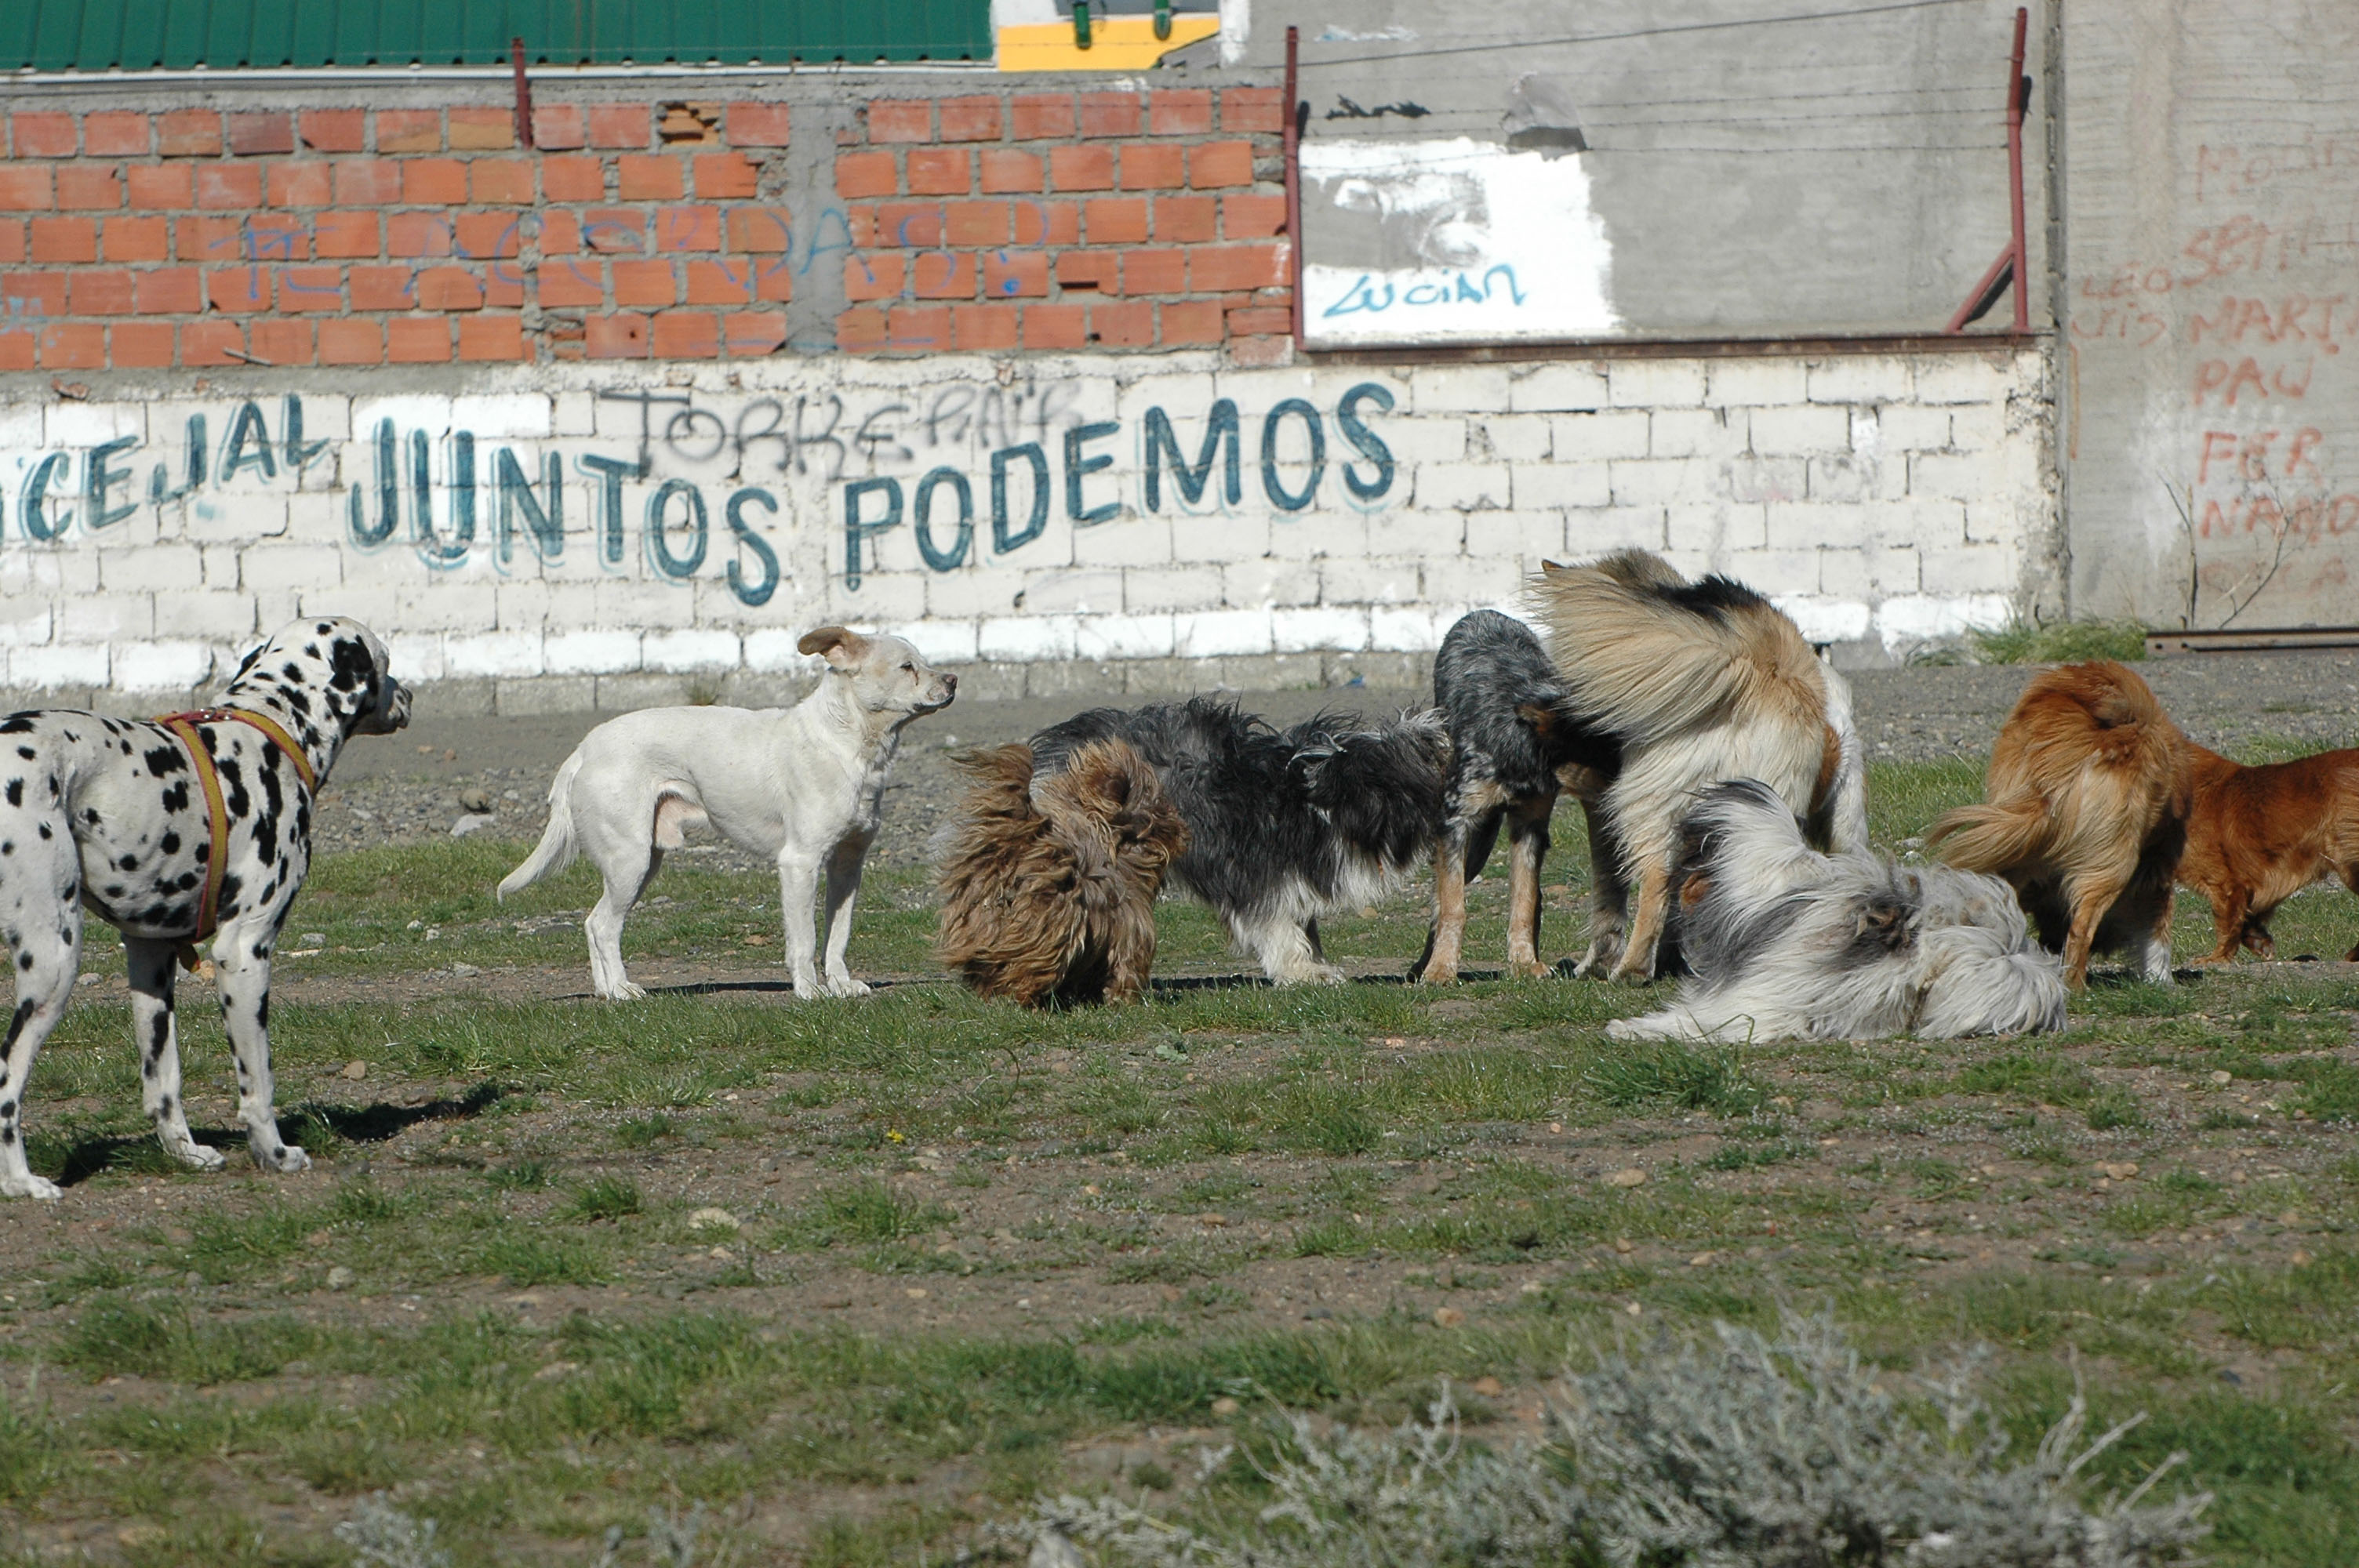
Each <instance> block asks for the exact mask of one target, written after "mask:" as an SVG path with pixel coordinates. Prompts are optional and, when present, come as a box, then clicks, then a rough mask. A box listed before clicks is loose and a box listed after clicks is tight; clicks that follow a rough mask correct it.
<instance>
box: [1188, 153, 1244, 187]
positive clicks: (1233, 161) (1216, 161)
mask: <svg viewBox="0 0 2359 1568" xmlns="http://www.w3.org/2000/svg"><path fill="white" fill-rule="evenodd" d="M1253 182H1254V168H1253V144H1252V143H1251V142H1200V143H1198V144H1197V145H1196V146H1192V147H1190V148H1189V149H1188V183H1189V184H1190V185H1192V186H1194V187H1195V188H1196V189H1199V190H1212V189H1220V188H1221V187H1223V186H1231V185H1251V184H1252V183H1253Z"/></svg>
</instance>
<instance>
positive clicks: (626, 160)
mask: <svg viewBox="0 0 2359 1568" xmlns="http://www.w3.org/2000/svg"><path fill="white" fill-rule="evenodd" d="M614 161H615V163H616V164H617V165H618V166H619V167H620V168H621V170H622V176H623V178H622V184H621V185H620V187H619V188H618V189H620V190H621V192H622V197H623V200H625V201H677V200H679V199H680V198H681V197H683V196H685V195H687V194H688V178H687V177H688V169H687V166H686V165H685V164H683V163H682V162H681V160H680V159H679V158H677V157H665V156H663V155H661V154H647V153H641V154H637V155H633V154H628V153H626V154H625V155H624V156H623V157H619V158H617V159H615V160H614Z"/></svg>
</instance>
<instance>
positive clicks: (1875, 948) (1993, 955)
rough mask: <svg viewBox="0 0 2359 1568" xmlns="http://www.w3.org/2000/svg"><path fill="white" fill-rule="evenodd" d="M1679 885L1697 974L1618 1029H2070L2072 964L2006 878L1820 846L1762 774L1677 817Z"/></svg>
mask: <svg viewBox="0 0 2359 1568" xmlns="http://www.w3.org/2000/svg"><path fill="white" fill-rule="evenodd" d="M1681 839H1682V841H1681V845H1680V866H1679V874H1678V875H1677V877H1675V878H1674V879H1673V881H1672V887H1673V889H1674V896H1675V899H1676V904H1677V914H1676V915H1675V916H1674V920H1675V923H1676V924H1675V928H1676V930H1677V931H1678V934H1679V945H1680V952H1681V954H1682V955H1684V956H1685V957H1686V959H1687V961H1688V964H1689V965H1690V968H1692V969H1693V971H1694V975H1693V978H1692V979H1688V980H1686V981H1684V982H1683V983H1682V984H1681V986H1680V995H1679V1000H1677V1001H1674V1002H1673V1003H1672V1004H1671V1005H1670V1006H1669V1007H1667V1008H1665V1009H1663V1010H1662V1011H1660V1012H1654V1013H1649V1014H1647V1016H1646V1017H1644V1018H1631V1019H1624V1020H1622V1021H1620V1022H1614V1023H1611V1024H1608V1025H1607V1026H1606V1031H1605V1032H1606V1033H1607V1034H1608V1035H1610V1036H1611V1037H1613V1038H1614V1039H1616V1040H1659V1039H1674V1038H1679V1039H1692V1040H1721V1041H1743V1040H1781V1039H1797V1038H1799V1039H1806V1040H1855V1039H1872V1038H1876V1037H1879V1036H1883V1035H1891V1034H1910V1033H1913V1034H1917V1035H1919V1036H1922V1037H1925V1038H1928V1039H1950V1038H1954V1037H1956V1036H1958V1035H1962V1034H2014V1033H2036V1032H2038V1031H2040V1030H2048V1029H2061V1028H2062V1027H2063V1026H2064V996H2065V991H2064V976H2063V971H2062V970H2061V969H2060V968H2058V966H2057V962H2056V959H2055V958H2054V957H2053V956H2051V955H2049V954H2047V953H2044V952H2041V951H2039V950H2038V947H2037V946H2034V945H2033V944H2032V943H2031V941H2030V940H2029V935H2028V933H2027V929H2026V927H2025V925H2024V918H2023V912H2022V910H2021V909H2020V908H2018V907H2017V903H2016V898H2015V893H2014V891H2013V890H2012V889H2010V888H2009V887H2008V886H2007V885H2006V883H2005V882H2003V881H1999V880H1998V879H1997V878H1996V877H1986V876H1978V875H1976V874H1974V873H1973V872H1971V871H1951V870H1950V869H1948V868H1946V867H1940V866H1902V865H1897V864H1896V863H1894V862H1893V861H1891V860H1886V859H1884V858H1883V857H1882V856H1879V855H1875V854H1872V853H1868V852H1865V851H1854V852H1853V853H1849V854H1840V855H1821V854H1820V853H1819V852H1818V851H1816V850H1815V849H1811V848H1810V846H1809V845H1807V844H1805V843H1804V842H1803V841H1802V834H1801V829H1800V827H1799V826H1798V825H1797V824H1796V822H1795V820H1794V815H1793V812H1792V810H1791V808H1789V807H1788V806H1787V804H1786V803H1785V801H1783V800H1782V799H1780V798H1779V797H1778V796H1777V794H1776V793H1775V792H1774V791H1772V790H1771V789H1770V788H1769V787H1768V786H1767V784H1759V783H1756V782H1755V781H1754V780H1752V779H1739V780H1737V781H1735V782H1734V783H1731V784H1715V785H1713V786H1712V788H1711V789H1709V790H1706V791H1705V792H1703V794H1702V795H1701V796H1700V797H1699V799H1698V800H1697V803H1696V805H1695V806H1693V808H1691V809H1690V811H1689V813H1688V815H1687V817H1686V820H1685V821H1684V823H1683V824H1682V825H1681Z"/></svg>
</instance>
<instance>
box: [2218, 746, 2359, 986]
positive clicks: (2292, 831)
mask: <svg viewBox="0 0 2359 1568" xmlns="http://www.w3.org/2000/svg"><path fill="white" fill-rule="evenodd" d="M2190 751H2191V752H2193V753H2194V759H2195V762H2194V766H2195V809H2194V810H2193V811H2192V812H2191V813H2190V815H2189V816H2188V818H2187V853H2186V854H2185V855H2183V856H2182V857H2180V862H2179V880H2180V881H2181V882H2183V883H2185V884H2186V885H2187V886H2189V887H2191V888H2193V889H2194V890H2195V891H2196V892H2200V893H2201V894H2202V895H2203V896H2204V897H2205V898H2207V899H2210V900H2211V901H2212V925H2213V926H2214V927H2215V928H2216V929H2217V931H2218V933H2219V942H2218V945H2217V946H2214V947H2213V948H2212V951H2211V952H2209V953H2207V954H2205V955H2204V956H2203V957H2201V958H2198V959H2196V960H2195V961H2196V962H2197V963H2199V964H2225V963H2227V962H2229V961H2230V960H2232V959H2233V958H2234V957H2235V956H2236V949H2237V948H2238V947H2239V946H2242V947H2245V948H2246V949H2248V950H2250V951H2251V952H2252V953H2253V955H2254V956H2255V957H2262V958H2274V957H2277V942H2276V940H2275V939H2274V938H2272V937H2271V936H2270V935H2269V916H2270V915H2272V914H2276V913H2277V905H2279V904H2281V903H2284V902H2285V901H2286V900H2287V899H2288V898H2291V897H2292V896H2293V895H2294V894H2295V893H2297V892H2300V891H2301V890H2302V889H2304V888H2306V887H2308V886H2309V885H2310V883H2312V882H2314V881H2320V880H2321V879H2322V878H2326V877H2339V878H2341V879H2342V881H2343V886H2344V887H2347V888H2349V889H2350V890H2351V891H2352V892H2359V752H2350V751H2346V752H2320V753H2319V754H2318V755H2317V756H2315V757H2303V758H2300V759H2299V760H2298V761H2295V762H2271V763H2269V764H2268V765H2267V766H2266V767H2257V768H2248V767H2245V765H2243V764H2242V763H2240V762H2230V761H2229V760H2228V759H2227V758H2225V757H2223V756H2221V755H2220V754H2219V753H2218V752H2207V751H2205V750H2204V749H2203V748H2202V747H2201V746H2192V747H2190ZM2344 957H2345V958H2346V960H2347V961H2350V962H2359V947H2354V948H2352V950H2351V951H2350V952H2349V953H2348V954H2346V955H2345V956H2344Z"/></svg>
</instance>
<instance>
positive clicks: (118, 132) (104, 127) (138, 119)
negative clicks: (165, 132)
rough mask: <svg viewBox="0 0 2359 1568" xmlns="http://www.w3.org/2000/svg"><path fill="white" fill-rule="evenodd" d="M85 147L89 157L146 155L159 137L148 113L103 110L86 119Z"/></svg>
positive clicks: (84, 129) (83, 131)
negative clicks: (150, 130)
mask: <svg viewBox="0 0 2359 1568" xmlns="http://www.w3.org/2000/svg"><path fill="white" fill-rule="evenodd" d="M154 145H155V140H154V138H153V137H151V136H150V135H148V132H147V115H145V114H138V113H136V112H134V111H132V110H128V109H103V110H101V111H99V112H98V113H97V114H85V115H83V116H82V148H83V153H84V156H85V157H146V156H147V149H148V148H149V147H151V146H154Z"/></svg>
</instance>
